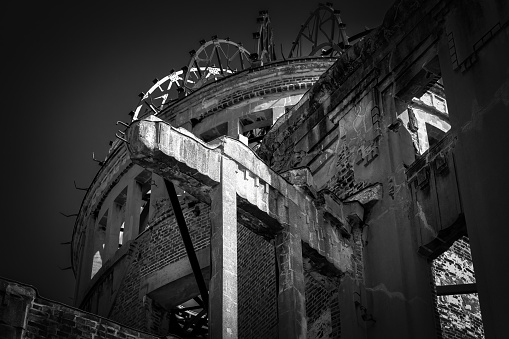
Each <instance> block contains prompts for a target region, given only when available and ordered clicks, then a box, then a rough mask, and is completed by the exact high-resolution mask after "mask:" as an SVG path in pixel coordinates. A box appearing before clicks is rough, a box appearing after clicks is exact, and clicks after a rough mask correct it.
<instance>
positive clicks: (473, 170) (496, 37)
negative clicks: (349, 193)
mask: <svg viewBox="0 0 509 339" xmlns="http://www.w3.org/2000/svg"><path fill="white" fill-rule="evenodd" d="M476 6H477V7H476V10H475V11H473V10H471V11H467V10H463V8H462V7H461V6H459V5H458V6H457V7H455V8H454V9H453V10H452V11H451V12H450V13H449V15H448V17H447V20H446V25H447V29H448V30H447V31H445V32H444V34H443V36H442V39H441V46H440V54H439V57H440V67H441V70H442V79H443V81H444V86H445V92H446V95H447V106H448V108H449V113H450V117H451V126H452V130H453V132H454V133H455V134H456V135H457V137H458V140H457V143H456V147H455V149H454V160H455V162H456V169H457V174H458V176H457V178H458V184H459V191H460V195H461V203H462V205H463V210H464V212H465V220H466V225H467V231H468V236H469V241H470V248H471V251H472V260H473V262H474V270H475V279H476V285H477V291H478V293H479V304H480V306H481V313H482V320H483V324H484V333H485V335H486V338H505V337H507V323H506V322H507V319H508V317H509V308H508V307H507V301H508V300H509V289H508V288H507V280H506V279H504V278H502V277H501V274H502V272H505V271H506V270H507V269H506V268H504V267H507V262H509V252H508V251H507V239H508V238H509V228H508V227H507V225H508V221H507V219H508V217H507V214H506V213H505V211H506V210H507V201H508V199H507V194H508V192H509V176H508V173H507V163H508V162H507V146H508V145H509V133H507V126H509V114H508V113H509V94H508V93H509V63H508V60H509V27H508V25H507V19H508V18H509V6H507V1H505V2H504V1H503V0H502V1H479V2H476ZM472 23H475V25H474V24H472ZM503 23H505V24H503ZM497 25H502V27H501V28H500V29H499V30H497V29H496V28H497ZM487 36H490V39H486V38H485V37H487ZM451 45H452V46H453V48H454V54H455V55H458V56H459V57H456V59H454V58H453V57H452V54H451ZM472 46H474V47H472ZM472 52H473V53H472ZM470 53H472V54H471V55H469V54H470ZM504 263H505V264H504Z"/></svg>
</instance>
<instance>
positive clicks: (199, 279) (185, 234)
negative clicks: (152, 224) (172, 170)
mask: <svg viewBox="0 0 509 339" xmlns="http://www.w3.org/2000/svg"><path fill="white" fill-rule="evenodd" d="M164 184H165V185H166V190H167V191H168V195H169V197H170V202H171V206H172V207H173V212H174V213H175V219H176V220H177V225H178V227H179V230H180V235H181V236H182V240H183V241H184V246H185V248H186V252H187V257H188V258H189V262H190V263H191V268H192V269H193V273H194V277H195V278H196V283H197V284H198V289H199V290H200V294H201V298H202V300H203V303H204V309H205V310H207V309H208V305H209V292H208V290H207V285H206V284H205V279H204V278H203V275H202V274H201V268H200V264H199V263H198V258H197V257H196V252H195V251H194V246H193V242H192V240H191V236H190V235H189V229H188V228H187V224H186V219H185V218H184V214H183V213H182V209H181V208H180V202H179V198H178V196H177V192H176V191H175V186H174V185H173V183H172V182H171V181H169V180H166V179H165V180H164Z"/></svg>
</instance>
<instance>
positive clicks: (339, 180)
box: [329, 143, 368, 199]
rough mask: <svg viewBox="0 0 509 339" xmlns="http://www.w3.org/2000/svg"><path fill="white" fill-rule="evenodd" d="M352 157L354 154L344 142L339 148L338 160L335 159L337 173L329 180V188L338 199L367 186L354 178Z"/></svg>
mask: <svg viewBox="0 0 509 339" xmlns="http://www.w3.org/2000/svg"><path fill="white" fill-rule="evenodd" d="M354 158H355V154H354V153H353V152H352V150H351V148H349V147H348V146H347V144H346V143H344V144H343V145H342V146H341V148H340V149H339V153H338V160H337V161H336V169H337V174H336V175H334V177H332V179H331V180H330V181H329V189H330V190H331V191H332V192H334V193H335V194H336V195H337V196H338V197H339V198H340V199H345V198H347V197H349V196H350V195H352V194H354V193H356V192H358V191H360V190H362V189H363V188H365V187H367V186H368V184H367V183H365V182H362V181H356V180H355V176H354V168H353V164H354V161H355V159H354ZM361 160H362V158H361Z"/></svg>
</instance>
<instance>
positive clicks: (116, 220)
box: [104, 201, 124, 261]
mask: <svg viewBox="0 0 509 339" xmlns="http://www.w3.org/2000/svg"><path fill="white" fill-rule="evenodd" d="M122 212H124V211H123V209H122V206H119V205H118V204H117V203H116V202H115V201H112V203H111V206H110V208H108V225H107V226H106V241H105V247H104V257H105V261H106V260H109V259H111V258H112V257H113V256H114V255H115V252H116V251H117V249H118V236H119V234H120V227H121V226H122V222H123V221H124V218H123V213H122Z"/></svg>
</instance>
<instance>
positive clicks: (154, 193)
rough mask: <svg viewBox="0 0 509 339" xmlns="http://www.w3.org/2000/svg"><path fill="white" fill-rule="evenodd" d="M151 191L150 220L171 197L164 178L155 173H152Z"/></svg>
mask: <svg viewBox="0 0 509 339" xmlns="http://www.w3.org/2000/svg"><path fill="white" fill-rule="evenodd" d="M150 191H151V193H150V209H149V212H148V221H149V222H150V221H152V219H153V218H154V216H155V213H156V212H157V211H159V210H160V206H161V204H165V203H166V204H167V203H168V199H169V198H168V191H167V190H166V188H165V185H164V179H163V178H162V177H160V176H159V175H157V174H155V173H152V184H151V186H150ZM164 200H165V201H166V202H165V201H164Z"/></svg>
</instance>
